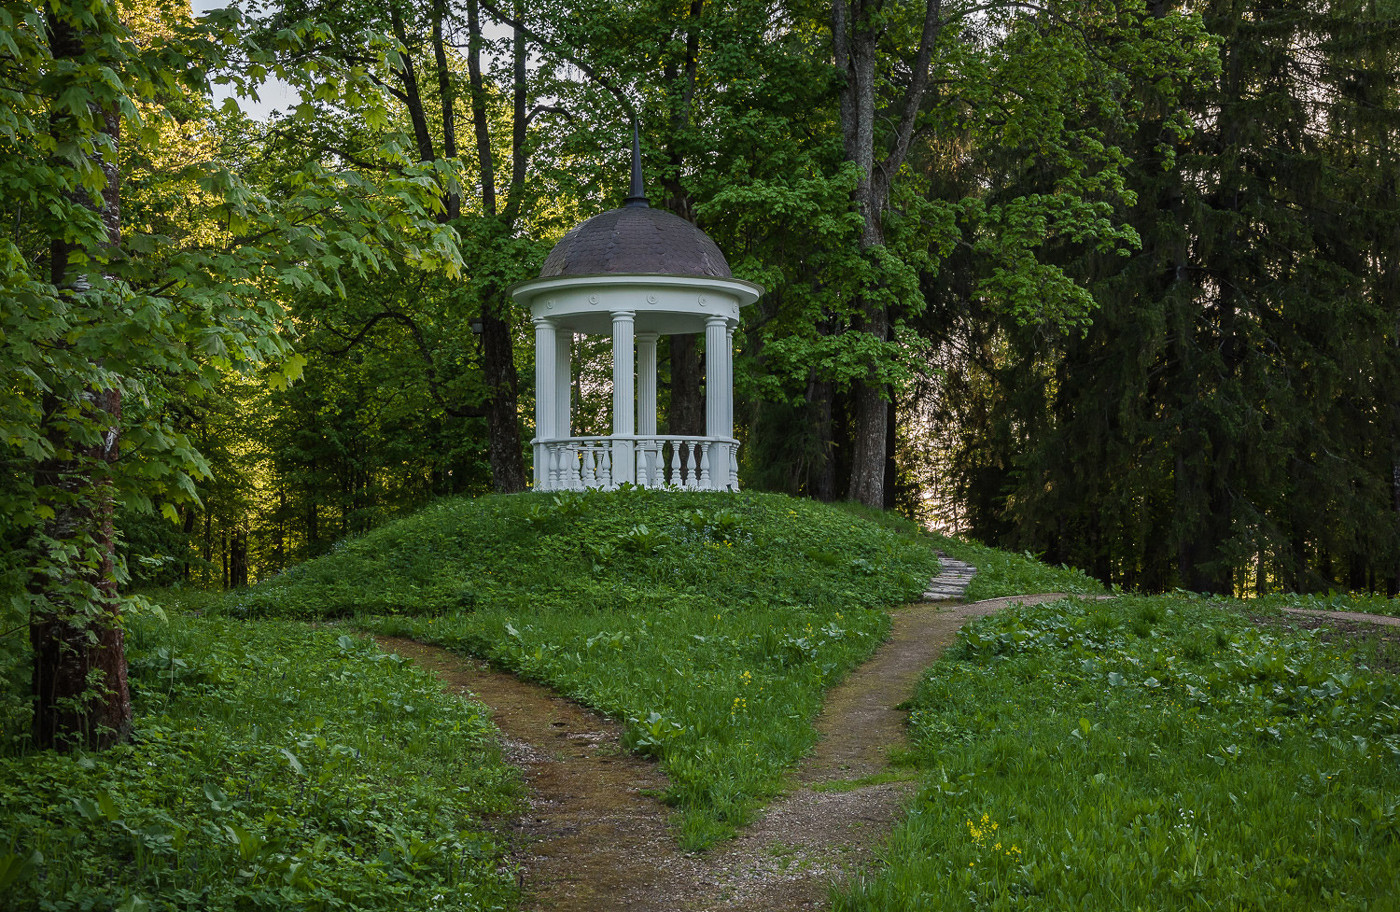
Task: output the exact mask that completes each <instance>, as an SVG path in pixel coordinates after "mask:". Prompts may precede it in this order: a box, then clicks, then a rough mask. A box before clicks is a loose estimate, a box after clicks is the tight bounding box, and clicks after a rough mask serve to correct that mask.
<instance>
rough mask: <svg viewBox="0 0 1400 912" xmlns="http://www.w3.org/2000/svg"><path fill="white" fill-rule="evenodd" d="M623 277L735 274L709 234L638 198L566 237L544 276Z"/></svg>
mask: <svg viewBox="0 0 1400 912" xmlns="http://www.w3.org/2000/svg"><path fill="white" fill-rule="evenodd" d="M617 273H627V274H631V275H673V276H704V277H714V278H722V279H727V278H731V277H732V276H733V273H731V272H730V271H729V263H728V262H727V261H726V260H725V259H724V254H723V253H721V252H720V249H719V247H718V246H716V245H715V242H714V241H712V240H710V236H709V235H707V234H706V233H705V232H703V231H701V230H700V229H699V228H697V227H695V226H694V225H692V224H691V223H690V222H687V221H686V220H685V219H683V218H681V217H680V216H678V215H674V214H672V213H670V212H667V211H665V210H664V209H653V208H651V207H650V206H648V205H647V203H646V201H645V199H643V200H641V201H640V202H639V201H637V200H636V198H635V197H634V198H632V199H631V200H629V201H628V203H627V205H625V206H623V207H622V208H621V209H611V210H609V211H607V212H604V213H603V214H601V215H595V216H593V218H591V219H589V220H588V221H586V222H584V223H583V224H581V225H579V226H578V227H577V228H575V229H574V230H573V231H570V232H569V233H568V234H566V235H565V236H564V239H563V240H562V241H560V242H559V243H558V244H556V245H554V249H553V250H551V251H550V252H549V257H548V258H546V259H545V261H544V268H543V269H541V270H540V278H542V279H543V278H550V277H553V276H585V275H610V274H617Z"/></svg>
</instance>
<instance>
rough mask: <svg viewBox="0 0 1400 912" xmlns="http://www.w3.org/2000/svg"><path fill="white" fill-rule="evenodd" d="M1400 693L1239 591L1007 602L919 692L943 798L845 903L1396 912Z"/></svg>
mask: <svg viewBox="0 0 1400 912" xmlns="http://www.w3.org/2000/svg"><path fill="white" fill-rule="evenodd" d="M1237 604H1238V603H1237ZM1397 699H1400V690H1397V685H1396V681H1395V678H1394V677H1393V676H1392V675H1389V674H1386V673H1373V672H1371V671H1370V670H1368V669H1366V668H1365V667H1358V666H1357V665H1356V664H1354V662H1353V661H1352V660H1351V659H1349V657H1348V656H1346V655H1342V654H1338V653H1337V652H1336V651H1335V650H1332V649H1328V648H1326V647H1325V646H1324V645H1323V644H1322V643H1320V642H1319V641H1318V639H1317V638H1316V637H1315V636H1314V635H1311V634H1304V633H1287V632H1278V631H1272V630H1270V631H1264V630H1261V629H1258V628H1255V627H1253V626H1251V624H1250V623H1249V622H1248V620H1247V619H1246V618H1245V616H1244V615H1243V614H1242V613H1238V612H1234V611H1230V610H1228V608H1227V607H1226V605H1225V604H1224V603H1222V602H1219V601H1212V600H1204V599H1192V598H1131V597H1126V596H1124V597H1120V598H1118V599H1115V600H1112V601H1091V602H1090V601H1072V600H1071V601H1064V602H1057V603H1055V604H1052V605H1043V606H1038V607H1034V608H1020V609H1012V610H1008V611H1005V612H1002V613H1000V614H998V615H996V616H993V617H991V618H988V619H986V620H984V621H980V622H976V623H974V624H973V625H970V626H969V627H967V628H965V630H964V632H963V634H962V636H961V639H960V642H959V644H958V646H957V647H955V648H954V649H952V650H950V651H949V653H948V654H947V655H946V656H945V657H944V658H943V659H942V660H940V661H939V663H938V664H937V665H935V666H934V668H933V669H932V670H931V671H930V672H929V673H928V675H927V676H926V677H925V679H924V680H923V681H922V683H921V684H920V687H919V691H918V694H917V696H916V698H915V699H914V701H913V704H912V705H913V711H912V713H911V717H910V722H911V727H912V731H913V735H914V738H915V742H916V745H917V750H918V756H919V763H920V765H921V767H922V768H923V769H924V771H925V778H924V783H923V788H922V790H921V792H920V794H919V797H918V799H917V800H916V802H915V804H914V806H913V808H912V810H911V812H910V815H909V817H908V819H907V820H906V822H905V823H903V824H902V825H901V826H900V828H899V829H898V830H897V831H896V833H895V834H894V836H893V837H892V838H891V840H890V843H889V848H888V849H887V852H886V857H887V858H888V859H889V867H888V868H887V870H885V871H884V872H882V873H881V874H880V875H878V876H877V877H875V878H872V879H869V880H866V881H862V882H860V883H859V884H857V885H856V886H854V887H852V888H851V889H850V890H849V891H847V892H845V893H843V894H842V895H841V896H840V897H839V898H838V900H837V902H836V903H835V904H834V908H837V909H842V910H855V909H891V908H900V909H939V910H945V909H963V908H968V909H971V908H979V909H1013V908H1025V907H1027V906H1037V907H1042V906H1043V907H1045V908H1056V909H1059V908H1071V907H1073V908H1153V909H1172V910H1175V909H1207V908H1241V909H1285V910H1287V909H1298V910H1303V909H1316V908H1322V907H1327V908H1338V909H1366V908H1379V907H1381V906H1382V905H1384V904H1386V903H1388V902H1390V900H1391V898H1392V896H1393V892H1394V874H1393V872H1394V870H1395V865H1396V864H1397V862H1400V840H1397V830H1396V826H1397V821H1400V818H1398V817H1397V804H1396V800H1395V795H1396V792H1397V789H1400V772H1397V770H1400V766H1397V762H1396V761H1397V759H1398V758H1400V724H1398V723H1400V718H1397V715H1396V708H1395V707H1396V705H1397ZM1047 795H1050V796H1054V800H1051V801H1047V800H1046V796H1047Z"/></svg>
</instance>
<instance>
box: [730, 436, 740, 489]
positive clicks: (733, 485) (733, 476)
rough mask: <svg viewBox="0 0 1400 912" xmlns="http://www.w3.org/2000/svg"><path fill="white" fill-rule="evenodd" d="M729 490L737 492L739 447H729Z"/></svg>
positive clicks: (732, 445) (731, 445)
mask: <svg viewBox="0 0 1400 912" xmlns="http://www.w3.org/2000/svg"><path fill="white" fill-rule="evenodd" d="M729 490H731V491H734V492H735V493H738V491H739V447H738V446H736V445H735V444H732V443H731V444H730V445H729Z"/></svg>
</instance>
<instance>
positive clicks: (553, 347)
mask: <svg viewBox="0 0 1400 912" xmlns="http://www.w3.org/2000/svg"><path fill="white" fill-rule="evenodd" d="M557 342H558V338H557V336H556V333H555V329H554V324H553V323H551V322H550V321H549V320H547V319H545V318H543V317H540V318H538V319H536V320H535V439H534V449H535V490H536V491H548V490H549V489H550V477H549V476H550V471H549V468H550V465H549V464H550V461H551V460H550V452H549V448H548V447H547V446H546V445H545V443H544V441H546V440H548V439H550V438H552V437H553V436H554V432H555V416H556V414H557V411H556V409H555V403H554V397H555V394H556V392H557V389H556V384H555V380H554V373H555V370H556V368H557V366H558V359H559V356H558V345H557Z"/></svg>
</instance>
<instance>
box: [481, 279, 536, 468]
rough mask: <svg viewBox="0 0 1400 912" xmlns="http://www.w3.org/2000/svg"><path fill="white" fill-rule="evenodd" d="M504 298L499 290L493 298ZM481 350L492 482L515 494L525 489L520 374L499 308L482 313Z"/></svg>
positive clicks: (508, 333) (507, 325)
mask: <svg viewBox="0 0 1400 912" xmlns="http://www.w3.org/2000/svg"><path fill="white" fill-rule="evenodd" d="M501 297H502V295H501V294H499V293H497V294H496V295H494V296H493V297H492V300H498V299H500V298H501ZM500 306H502V305H497V307H500ZM481 349H482V365H483V367H484V368H485V371H486V388H487V389H488V390H489V391H490V392H489V393H488V395H489V397H490V398H488V399H487V401H486V431H487V438H488V453H487V455H488V457H489V459H490V462H491V481H492V483H493V484H494V485H495V488H496V490H497V491H499V492H501V493H502V494H514V493H516V492H519V491H523V490H525V457H524V453H523V451H522V449H521V440H520V420H519V416H518V415H517V405H518V403H519V401H520V375H519V373H518V372H517V371H516V370H515V350H514V349H513V348H512V346H511V341H510V324H509V323H507V322H506V321H505V319H503V318H502V317H501V316H500V315H499V313H498V311H497V308H491V309H489V310H487V311H485V312H483V313H482V315H481Z"/></svg>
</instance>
